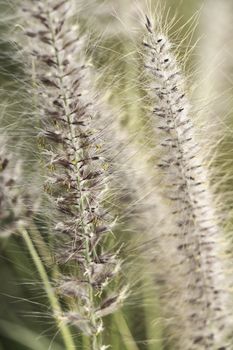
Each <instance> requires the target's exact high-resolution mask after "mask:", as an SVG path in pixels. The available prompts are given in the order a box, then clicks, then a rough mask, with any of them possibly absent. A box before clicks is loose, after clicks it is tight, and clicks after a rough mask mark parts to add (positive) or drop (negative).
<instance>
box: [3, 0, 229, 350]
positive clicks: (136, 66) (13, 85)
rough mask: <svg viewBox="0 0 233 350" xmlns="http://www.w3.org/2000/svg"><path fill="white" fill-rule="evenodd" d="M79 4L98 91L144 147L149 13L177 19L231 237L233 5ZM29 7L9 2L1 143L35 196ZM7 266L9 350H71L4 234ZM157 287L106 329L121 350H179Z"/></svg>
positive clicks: (217, 0) (198, 0) (26, 260)
mask: <svg viewBox="0 0 233 350" xmlns="http://www.w3.org/2000/svg"><path fill="white" fill-rule="evenodd" d="M77 1H78V3H79V6H78V7H79V13H77V21H79V23H80V26H81V29H82V31H83V32H88V38H89V39H88V40H90V45H89V52H88V54H89V55H90V57H92V64H94V66H95V68H96V69H97V70H98V71H99V72H103V73H104V74H102V75H101V78H100V81H99V84H100V86H101V88H103V89H104V91H105V94H106V96H107V99H108V100H109V102H110V103H111V104H112V106H113V107H114V108H117V109H118V111H119V120H120V124H121V125H122V128H126V129H127V131H128V132H129V133H131V132H132V133H134V132H135V131H136V132H138V134H139V138H140V136H141V137H142V138H143V136H144V133H145V132H147V131H146V130H144V128H143V126H144V118H145V116H144V111H143V108H142V107H141V104H140V98H141V96H142V94H143V91H142V89H141V88H140V74H141V73H142V72H141V68H140V56H139V55H138V52H137V49H138V50H140V40H141V36H140V35H141V34H140V27H141V22H142V18H143V17H142V12H143V11H144V12H145V13H147V12H148V9H149V8H150V7H151V8H152V9H154V10H153V11H154V13H155V14H156V10H155V9H158V8H161V7H162V8H163V11H162V12H163V14H164V21H165V22H166V23H168V25H169V23H170V22H171V21H172V19H173V18H174V16H175V17H176V21H174V24H173V26H172V28H171V29H170V30H169V31H170V32H171V33H170V34H171V37H172V38H174V44H176V43H177V44H178V45H179V52H178V53H179V55H180V57H183V58H184V60H185V67H184V69H185V70H186V74H187V76H188V83H189V86H190V91H189V92H190V98H191V100H192V103H193V110H194V113H193V117H194V119H195V123H196V124H197V126H198V131H199V133H200V137H201V138H202V141H203V144H205V142H207V143H208V145H209V144H211V149H208V151H209V152H210V153H211V154H212V155H211V157H210V159H211V166H212V169H213V173H214V176H213V185H214V186H215V188H216V192H217V193H218V194H219V196H221V198H222V197H223V198H224V201H222V206H223V208H224V209H225V213H226V214H225V221H224V226H225V228H226V232H227V234H229V235H230V234H231V227H232V223H233V222H232V220H233V215H232V209H233V200H232V198H233V196H232V189H233V176H232V175H233V164H232V145H233V138H232V127H233V113H232V106H233V104H232V87H233V79H232V78H233V57H232V56H233V2H232V1H231V0H205V1H204V0H163V1H160V3H161V2H162V5H161V6H160V4H159V1H156V0H152V1H151V6H149V5H148V3H146V2H144V1H143V0H141V1H140V0H137V1H135V0H105V1H102V0H86V1H84V0H77ZM20 6H22V3H21V1H16V2H14V1H11V0H0V18H1V21H0V91H1V100H0V106H1V109H0V115H1V125H0V128H1V132H2V133H4V130H7V133H8V135H10V139H9V141H8V149H10V150H12V151H13V153H16V151H15V149H16V147H17V145H19V144H20V148H21V151H22V153H23V157H24V160H25V162H26V164H27V167H26V169H25V170H24V183H25V182H27V179H28V178H30V179H31V178H33V181H32V180H30V181H31V185H32V187H40V182H39V180H38V181H37V179H36V172H35V164H36V163H37V161H38V157H37V155H36V152H37V151H36V148H35V142H34V136H35V135H34V134H33V132H32V133H31V134H30V133H29V132H28V130H30V123H31V122H32V121H31V119H30V118H28V117H27V116H26V117H25V115H24V114H25V113H24V110H25V108H26V107H25V106H27V100H26V96H27V94H26V93H25V91H24V89H25V88H24V87H22V81H25V79H26V78H25V77H24V73H23V68H22V66H21V64H20V55H19V53H18V51H17V44H16V42H15V32H16V31H17V25H16V23H17V21H18V15H17V8H19V7H20ZM140 8H142V9H143V10H140ZM15 125H17V126H18V127H17V130H16V128H15ZM207 135H208V137H207ZM209 135H211V137H209ZM207 138H208V140H207ZM213 141H214V142H213ZM0 179H1V178H0ZM34 190H35V188H34ZM0 211H1V203H0ZM43 220H45V221H46V219H45V218H40V217H38V218H36V220H35V227H34V231H35V237H36V235H37V232H38V231H39V237H40V239H41V237H42V239H44V240H45V241H46V237H44V232H43V227H44V225H45V223H44V222H43ZM4 225H5V223H4ZM1 228H2V229H3V223H2V222H1V216H0V229H1ZM37 239H38V237H37ZM0 264H1V267H0V350H29V349H31V350H45V349H50V350H62V348H63V347H62V342H61V339H60V335H59V334H57V330H56V326H55V325H54V322H53V320H52V317H51V315H50V312H49V306H48V302H47V298H46V296H45V295H44V292H43V288H42V286H41V284H40V282H39V279H38V277H37V272H36V270H35V268H34V265H33V262H32V260H31V258H30V255H29V253H28V251H27V248H26V246H25V244H24V242H23V241H22V239H21V237H19V236H18V235H17V234H10V235H2V237H1V232H0ZM138 265H139V267H138V268H139V270H140V264H138ZM151 284H153V281H144V284H143V285H141V287H140V288H139V290H140V291H139V292H138V293H137V295H136V296H134V293H132V297H131V298H129V301H128V303H126V306H125V307H124V308H123V310H122V311H120V312H118V313H117V314H116V315H114V316H112V317H108V318H107V319H106V323H107V325H108V326H107V329H108V332H107V333H108V334H107V335H106V337H108V341H109V342H110V343H111V344H112V348H113V349H114V350H169V349H171V347H169V346H168V345H167V344H166V342H165V341H164V338H165V335H164V333H163V329H162V327H161V325H160V312H159V305H158V306H156V307H154V305H155V304H156V301H155V297H154V296H152V295H151V288H150V285H151ZM152 306H153V307H152ZM74 334H75V331H74ZM77 338H78V336H77ZM77 344H80V348H81V346H82V345H81V340H80V343H79V339H77Z"/></svg>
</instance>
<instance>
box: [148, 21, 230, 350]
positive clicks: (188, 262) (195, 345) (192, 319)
mask: <svg viewBox="0 0 233 350" xmlns="http://www.w3.org/2000/svg"><path fill="white" fill-rule="evenodd" d="M146 29H147V34H146V36H145V40H144V41H143V47H144V51H145V69H146V71H147V72H148V74H149V77H150V80H151V84H150V85H149V87H148V90H149V92H150V94H151V95H152V98H153V103H154V107H153V116H154V118H155V125H156V134H157V137H158V139H159V140H160V149H161V161H160V162H159V164H158V168H159V169H160V170H161V176H162V178H163V187H164V191H163V193H164V200H166V201H168V203H169V207H170V208H171V212H172V217H171V218H170V222H171V227H170V231H169V232H165V233H163V236H164V237H163V236H161V237H160V239H161V247H162V254H163V257H164V261H166V260H167V261H168V262H169V267H170V272H169V271H168V277H167V279H168V280H167V281H166V283H171V284H170V287H171V293H173V294H172V295H171V296H170V297H171V299H172V300H171V301H170V302H171V303H172V306H171V305H170V309H169V310H168V313H169V315H170V316H172V315H173V316H174V315H175V316H174V324H173V326H174V327H175V326H177V327H176V328H177V329H176V332H175V338H176V342H177V349H192V350H194V349H211V350H212V349H218V350H220V349H221V350H223V349H228V348H229V346H230V345H229V343H228V341H227V336H229V335H230V334H231V330H232V319H231V318H232V317H231V315H230V312H229V310H230V309H229V302H230V296H229V286H228V281H227V278H226V272H227V271H226V268H227V267H226V262H225V261H224V259H223V257H222V255H221V254H222V248H223V241H224V237H223V232H222V230H221V228H220V227H219V226H218V220H217V214H216V210H215V208H214V200H213V196H212V194H211V192H210V190H209V184H208V174H207V171H206V169H205V166H204V165H203V159H202V156H201V152H200V149H199V146H198V144H197V141H196V140H195V135H194V131H195V130H194V126H193V123H192V120H191V118H190V113H191V110H190V104H189V101H188V98H187V97H186V90H185V80H184V77H183V75H182V72H181V69H180V67H179V65H178V63H177V59H176V57H175V55H174V54H173V52H172V45H171V43H170V42H169V40H168V38H167V37H166V35H164V34H163V32H161V31H160V30H156V29H155V28H154V26H153V24H152V22H151V20H150V19H149V18H148V17H146ZM156 230H157V232H158V231H159V230H158V228H157V229H156ZM161 247H160V248H161ZM167 270H168V269H167ZM174 278H175V279H176V280H174ZM172 281H173V282H172ZM173 287H174V290H172V288H173ZM167 301H168V300H165V302H167Z"/></svg>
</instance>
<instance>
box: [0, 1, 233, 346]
mask: <svg viewBox="0 0 233 350" xmlns="http://www.w3.org/2000/svg"><path fill="white" fill-rule="evenodd" d="M12 4H13V5H14V6H11V12H9V13H10V14H9V13H8V15H7V16H6V19H5V22H4V20H3V23H7V22H8V23H10V24H11V25H9V34H8V39H7V35H6V36H5V38H4V43H5V42H6V43H7V40H8V41H9V43H11V50H12V53H14V54H12V57H11V60H12V62H14V69H15V64H16V63H17V64H16V66H17V65H18V67H19V68H20V69H19V72H17V71H16V73H15V74H14V75H12V76H11V79H9V82H10V84H9V82H7V84H6V83H5V82H4V84H5V85H3V89H2V90H3V94H2V96H3V97H2V98H4V101H3V103H2V109H1V110H2V115H3V118H5V120H4V125H6V127H5V128H3V129H4V132H3V133H2V142H1V152H0V165H1V173H0V204H1V206H0V209H1V210H0V223H1V233H0V237H1V241H2V252H3V254H4V256H5V259H6V261H10V262H11V261H13V262H14V263H13V268H14V269H15V271H16V272H15V273H16V275H17V274H18V275H19V278H18V277H16V280H17V279H19V281H20V284H19V286H20V287H19V288H20V296H22V297H20V298H21V300H20V303H21V304H22V307H20V308H19V309H20V312H22V311H23V315H24V316H23V317H22V316H18V315H17V314H16V312H14V311H13V310H11V308H10V310H11V312H10V314H9V315H10V316H9V319H4V318H5V317H2V320H0V329H2V332H3V333H4V334H5V335H6V336H7V337H9V338H10V339H11V341H10V343H9V344H10V345H7V346H8V348H9V349H11V348H14V349H17V350H18V349H19V350H20V349H21V348H20V346H21V347H23V348H24V349H28V348H29V349H39V350H40V349H41V348H42V347H43V348H44V349H45V348H46V349H48V350H52V349H54V350H56V349H58V350H60V349H61V348H64V349H67V350H72V349H92V350H106V349H110V348H112V349H114V350H161V349H164V350H165V349H166V350H170V349H175V350H181V349H182V350H195V349H199V350H226V349H232V346H233V343H232V329H233V325H232V312H231V308H232V300H231V299H232V295H231V288H232V278H231V257H230V254H229V253H230V243H229V242H228V240H227V239H226V234H225V232H224V230H226V228H229V226H227V225H226V224H225V223H224V222H223V220H222V218H223V217H224V218H226V217H227V215H226V214H225V212H223V213H221V212H220V210H219V207H220V206H221V203H220V204H219V203H218V200H217V199H218V197H217V195H216V193H215V187H218V186H217V184H216V183H215V182H214V181H213V180H212V179H213V174H212V173H211V171H212V169H209V158H208V157H209V154H210V153H211V152H209V150H208V149H205V147H206V146H207V143H205V142H204V143H203V142H202V140H201V139H200V140H199V135H201V134H202V135H203V131H202V129H201V127H202V126H201V125H202V124H203V125H204V124H205V123H204V122H203V123H202V124H201V123H198V122H197V119H198V118H196V115H194V114H195V113H196V109H193V107H192V106H191V103H190V100H191V98H190V97H189V95H190V92H189V83H190V82H191V79H190V76H188V74H187V72H186V70H185V64H184V60H185V59H186V56H187V53H188V52H189V51H190V52H191V51H192V49H193V48H189V47H188V48H186V47H185V48H184V44H185V43H187V42H188V41H187V37H188V36H189V35H192V34H190V33H191V32H192V30H193V28H191V29H190V30H189V31H188V32H186V33H184V30H185V29H186V28H187V26H183V25H181V27H180V28H179V23H181V22H179V21H176V19H174V18H173V15H172V14H171V13H169V12H168V13H165V12H164V13H163V14H162V15H161V14H160V13H161V12H160V7H159V6H157V7H156V6H155V5H156V4H146V3H145V2H144V1H143V2H142V4H139V3H137V2H136V1H133V2H128V1H126V2H122V1H119V3H117V4H115V3H113V2H112V1H108V2H106V3H105V2H103V3H100V1H90V2H89V3H85V2H84V1H82V0H80V1H75V0H65V1H63V0H28V1H26V2H24V3H23V4H22V3H20V2H18V1H16V2H14V3H12ZM153 7H156V11H153V10H152V9H153ZM9 8H10V6H9ZM169 18H171V20H170V19H169ZM195 18H196V17H195ZM140 19H142V20H141V22H142V23H140ZM14 22H15V23H16V22H17V24H16V25H15V26H14V25H13V23H14ZM166 23H170V25H167V24H166ZM189 23H190V25H192V23H194V22H193V21H192V20H190V21H189ZM142 27H143V28H142ZM172 31H175V34H177V39H176V40H175V41H174V42H173V40H170V33H171V32H172ZM182 35H183V37H182ZM190 40H191V39H190ZM9 43H8V44H9ZM12 44H13V45H12ZM139 45H140V46H139ZM206 45H207V44H206ZM135 47H139V52H137V51H136V50H135ZM213 50H215V49H214V48H213ZM9 52H11V51H9ZM182 52H184V56H185V57H184V58H183V60H182V59H181V58H180V57H181V56H182ZM9 59H10V58H9ZM9 62H10V61H9ZM4 69H5V68H4ZM6 76H7V74H6V72H4V77H6ZM216 76H218V75H216ZM9 77H10V75H9ZM4 79H5V78H4ZM215 79H218V78H215ZM207 84H208V85H209V83H207ZM199 89H200V91H202V87H201V86H200V88H199ZM190 90H191V89H190ZM12 92H13V93H12ZM11 93H12V94H11ZM196 96H197V95H196ZM6 99H7V102H5V101H6ZM9 101H15V103H16V104H15V106H16V108H14V106H13V104H12V106H11V105H10V103H9ZM19 101H22V105H21V106H20V104H21V102H20V103H19ZM219 113H220V112H219ZM202 116H203V114H202ZM8 118H9V119H8ZM207 120H209V118H207ZM210 130H211V129H210ZM19 145H20V146H19ZM202 147H204V149H202ZM9 150H10V151H9ZM210 173H211V176H210ZM216 174H217V172H216ZM41 184H43V185H41ZM218 191H219V192H221V186H219V187H218ZM220 194H221V193H220ZM222 198H223V197H222ZM227 203H229V202H227ZM223 207H225V208H227V204H226V205H225V206H223ZM225 221H227V219H226V220H225ZM228 232H229V229H228ZM6 265H7V264H6ZM20 270H22V273H19V271H20ZM22 275H23V276H24V277H22ZM26 316H28V317H29V320H30V322H28V321H27V320H26ZM31 321H32V322H31ZM42 323H43V324H42ZM10 325H13V329H14V330H15V332H12V331H9V328H10ZM13 333H14V334H13ZM20 333H21V334H20ZM22 334H23V335H24V337H22ZM35 334H38V337H39V339H40V337H42V338H41V339H43V340H42V341H41V342H40V340H39V342H35V344H33V341H32V338H33V337H35ZM15 344H17V346H16V345H15ZM0 346H1V344H0ZM4 346H5V340H3V346H2V347H3V348H4Z"/></svg>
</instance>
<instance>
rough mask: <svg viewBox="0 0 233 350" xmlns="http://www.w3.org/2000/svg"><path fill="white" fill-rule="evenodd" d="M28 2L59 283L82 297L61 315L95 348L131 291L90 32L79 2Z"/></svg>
mask: <svg viewBox="0 0 233 350" xmlns="http://www.w3.org/2000/svg"><path fill="white" fill-rule="evenodd" d="M28 5H29V6H28V7H27V8H25V9H24V12H25V14H26V25H25V26H26V34H27V35H28V36H29V38H31V40H30V44H31V46H32V49H31V52H32V55H33V56H34V57H35V71H36V83H37V86H38V88H37V95H38V99H39V104H38V111H40V114H41V122H42V125H43V131H42V132H41V133H40V135H39V138H40V140H41V142H42V143H45V149H46V150H45V151H44V153H45V156H46V159H47V168H48V171H49V176H48V179H47V181H46V184H45V188H46V189H47V192H48V193H49V194H50V196H51V199H52V200H51V202H54V203H55V205H56V208H57V216H56V218H57V219H58V218H59V221H58V222H57V223H56V226H55V231H56V232H57V235H58V239H57V240H58V243H59V247H58V248H57V254H56V255H57V263H59V264H60V266H61V268H62V267H64V269H66V271H69V273H68V275H65V276H63V278H62V279H61V280H60V281H59V282H58V283H57V290H58V293H59V294H60V295H62V296H64V297H70V298H72V300H73V301H74V302H73V303H72V305H76V307H75V308H74V310H73V309H72V310H66V311H64V313H63V314H61V315H60V319H61V320H62V321H64V322H67V323H70V324H72V325H75V326H77V327H78V328H79V329H80V330H81V331H82V332H83V333H84V334H86V335H88V336H90V337H91V339H92V349H94V350H97V349H102V348H104V347H103V346H102V341H101V333H102V331H103V322H102V317H103V316H106V315H108V314H110V313H113V312H114V311H115V310H116V309H117V308H118V307H119V305H120V304H121V303H122V301H123V299H124V298H125V295H126V290H125V289H122V290H120V291H119V289H118V290H117V291H116V290H115V289H114V288H113V287H114V286H113V284H114V280H115V278H116V277H117V276H118V275H119V270H120V266H121V265H120V261H119V258H118V253H119V250H117V251H115V252H112V251H111V243H110V241H111V239H110V240H109V238H111V237H110V236H111V231H112V228H113V226H114V223H115V219H114V218H113V217H112V215H111V214H110V213H109V212H108V208H107V207H106V206H105V201H106V198H107V200H109V198H108V187H109V185H108V182H109V178H110V175H109V164H108V163H107V161H106V159H109V156H108V155H107V150H106V147H105V141H104V138H105V132H106V129H107V126H106V125H105V124H102V121H103V119H102V118H101V113H100V111H99V105H98V101H97V100H96V96H95V94H94V93H92V90H93V89H92V87H93V83H92V80H91V73H92V72H91V73H90V69H89V68H90V67H89V66H88V64H87V59H86V57H85V54H84V51H85V47H84V44H85V37H82V36H80V33H79V28H78V26H73V25H72V16H73V15H74V13H75V6H74V5H75V2H73V1H71V0H68V1H67V0H66V1H55V0H48V1H29V3H28ZM104 243H105V245H104ZM104 247H105V248H104ZM118 281H119V278H118Z"/></svg>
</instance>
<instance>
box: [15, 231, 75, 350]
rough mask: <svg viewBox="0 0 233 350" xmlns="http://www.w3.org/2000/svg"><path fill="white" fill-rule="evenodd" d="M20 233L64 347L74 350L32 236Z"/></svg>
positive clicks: (67, 349)
mask: <svg viewBox="0 0 233 350" xmlns="http://www.w3.org/2000/svg"><path fill="white" fill-rule="evenodd" d="M20 233H21V234H22V236H23V238H24V240H25V243H26V245H27V247H28V250H29V253H30V255H31V257H32V259H33V262H34V264H35V266H36V268H37V271H38V273H39V275H40V278H41V280H42V282H43V284H44V289H45V292H46V294H47V297H48V299H49V302H50V305H51V308H52V310H53V316H54V318H55V320H56V322H57V326H58V328H59V330H60V332H61V335H62V338H63V342H64V345H65V349H66V350H74V349H75V344H74V341H73V339H72V335H71V333H70V330H69V328H68V327H67V325H66V324H65V323H62V322H61V321H60V320H59V318H58V317H57V315H59V314H61V312H62V311H61V308H60V305H59V302H58V300H57V298H56V295H55V294H54V291H53V288H52V286H51V284H50V281H49V278H48V275H47V272H46V270H45V268H44V265H43V263H42V261H41V259H40V257H39V255H38V254H37V251H36V249H35V247H34V244H33V242H32V240H31V238H30V235H29V233H28V232H27V230H26V229H25V228H24V227H22V228H21V229H20Z"/></svg>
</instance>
